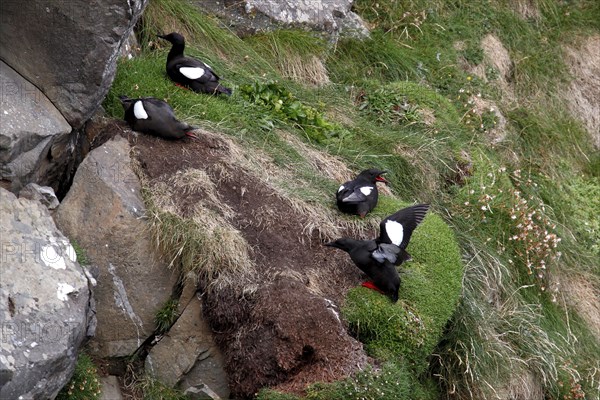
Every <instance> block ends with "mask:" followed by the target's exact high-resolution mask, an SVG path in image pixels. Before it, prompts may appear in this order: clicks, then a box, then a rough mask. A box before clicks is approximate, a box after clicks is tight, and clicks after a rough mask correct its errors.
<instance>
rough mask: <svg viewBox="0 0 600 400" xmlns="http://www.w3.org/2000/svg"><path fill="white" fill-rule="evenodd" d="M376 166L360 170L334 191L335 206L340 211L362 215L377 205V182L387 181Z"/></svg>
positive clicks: (382, 172) (383, 172)
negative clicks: (355, 175) (352, 178)
mask: <svg viewBox="0 0 600 400" xmlns="http://www.w3.org/2000/svg"><path fill="white" fill-rule="evenodd" d="M383 174H385V171H382V170H380V169H377V168H371V169H367V170H365V171H362V172H361V173H360V174H359V175H358V176H357V177H356V178H355V179H354V180H351V181H348V182H345V183H344V184H342V185H341V186H340V188H339V189H338V191H337V193H336V199H337V206H338V208H339V210H340V211H341V212H344V213H347V214H356V215H360V216H361V217H364V216H365V215H367V213H369V212H370V211H371V210H373V209H374V208H375V206H376V205H377V200H378V198H379V192H378V191H377V184H376V183H377V182H384V183H386V184H387V183H388V182H387V181H386V180H385V178H384V177H382V176H381V175H383Z"/></svg>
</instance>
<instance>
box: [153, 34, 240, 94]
mask: <svg viewBox="0 0 600 400" xmlns="http://www.w3.org/2000/svg"><path fill="white" fill-rule="evenodd" d="M158 37H160V38H162V39H165V40H168V41H169V42H171V44H172V47H171V50H170V51H169V55H168V56H167V75H169V78H171V80H172V81H173V82H175V83H176V84H178V85H180V86H183V87H185V88H190V89H191V90H193V91H194V92H199V93H209V94H226V95H228V96H229V95H231V89H229V88H226V87H225V86H222V85H221V84H220V83H219V79H220V78H219V77H218V76H217V74H215V72H214V71H213V69H212V68H211V67H210V66H209V65H208V64H206V63H205V62H202V61H200V60H198V59H195V58H191V57H186V56H184V55H183V51H184V50H185V38H184V37H183V36H182V35H180V34H179V33H177V32H172V33H169V34H168V35H158Z"/></svg>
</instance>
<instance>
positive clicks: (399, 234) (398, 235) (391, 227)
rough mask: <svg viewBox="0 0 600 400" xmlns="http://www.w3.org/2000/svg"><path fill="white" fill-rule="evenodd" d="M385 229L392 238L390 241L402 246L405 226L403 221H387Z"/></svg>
mask: <svg viewBox="0 0 600 400" xmlns="http://www.w3.org/2000/svg"><path fill="white" fill-rule="evenodd" d="M385 231H386V233H387V235H388V237H389V238H390V241H391V242H392V243H394V244H395V245H396V246H400V243H402V238H404V227H403V226H402V224H401V223H399V222H396V221H392V220H389V221H387V222H386V223H385Z"/></svg>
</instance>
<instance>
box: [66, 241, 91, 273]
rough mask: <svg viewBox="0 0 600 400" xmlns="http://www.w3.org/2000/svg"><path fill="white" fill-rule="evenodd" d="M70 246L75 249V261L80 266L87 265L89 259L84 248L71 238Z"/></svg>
mask: <svg viewBox="0 0 600 400" xmlns="http://www.w3.org/2000/svg"><path fill="white" fill-rule="evenodd" d="M71 246H73V250H75V256H76V257H77V262H78V263H79V265H81V266H82V267H85V266H86V265H89V264H90V260H89V259H88V257H87V253H86V252H85V249H84V248H83V247H81V246H80V245H79V243H77V242H76V241H74V240H71Z"/></svg>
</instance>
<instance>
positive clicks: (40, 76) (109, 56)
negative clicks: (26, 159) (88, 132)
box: [0, 0, 147, 128]
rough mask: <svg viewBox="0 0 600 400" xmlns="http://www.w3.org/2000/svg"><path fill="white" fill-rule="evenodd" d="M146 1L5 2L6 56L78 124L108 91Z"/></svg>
mask: <svg viewBox="0 0 600 400" xmlns="http://www.w3.org/2000/svg"><path fill="white" fill-rule="evenodd" d="M146 3H147V1H145V0H132V1H128V0H94V1H68V2H53V3H47V2H43V1H29V2H26V3H23V2H20V1H3V2H2V6H0V11H1V14H2V25H1V28H0V37H1V38H2V40H0V54H1V58H2V60H3V61H4V62H5V63H6V64H8V65H10V66H11V67H12V68H14V69H15V70H16V71H18V72H19V73H20V74H21V75H22V76H23V77H24V78H25V79H27V80H28V81H29V82H31V84H32V85H34V86H35V87H37V88H39V89H40V90H41V91H42V92H43V93H44V94H45V95H46V96H47V97H48V98H49V99H50V101H51V102H52V103H53V104H54V105H55V106H56V107H57V108H58V110H59V111H60V113H61V114H62V115H63V116H64V117H65V119H66V120H67V122H68V123H69V124H70V125H71V126H72V127H73V128H79V127H81V126H82V125H83V123H84V122H85V121H86V120H88V119H89V118H90V117H91V116H92V114H93V113H94V111H96V109H97V108H98V106H99V105H100V102H102V100H103V99H104V96H105V95H106V93H107V92H108V89H109V88H110V84H111V83H112V80H113V78H114V74H115V69H116V61H117V56H118V54H119V50H120V48H121V45H122V43H123V42H124V41H125V40H126V39H127V37H128V36H129V33H130V32H131V30H132V29H133V26H134V24H135V22H136V21H137V19H138V18H139V16H140V15H141V13H142V11H143V9H144V7H145V5H146ZM24 28H25V29H24Z"/></svg>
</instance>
